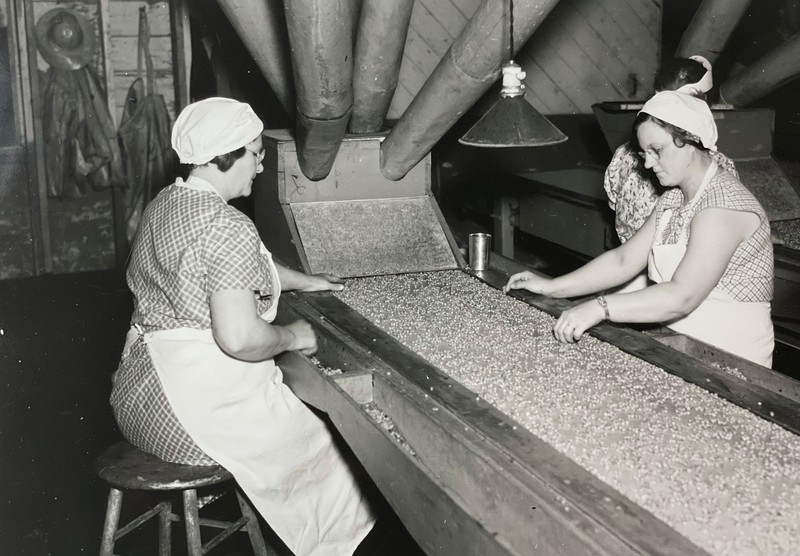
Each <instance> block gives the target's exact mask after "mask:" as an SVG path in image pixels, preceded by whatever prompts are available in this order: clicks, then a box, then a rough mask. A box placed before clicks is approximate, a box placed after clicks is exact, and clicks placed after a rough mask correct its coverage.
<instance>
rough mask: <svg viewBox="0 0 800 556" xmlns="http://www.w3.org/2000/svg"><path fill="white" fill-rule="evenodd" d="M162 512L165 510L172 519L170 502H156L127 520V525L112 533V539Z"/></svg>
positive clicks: (125, 533) (118, 537) (119, 536)
mask: <svg viewBox="0 0 800 556" xmlns="http://www.w3.org/2000/svg"><path fill="white" fill-rule="evenodd" d="M163 512H166V513H167V515H169V516H170V519H172V516H173V515H175V514H173V513H172V504H170V503H169V502H159V503H158V504H156V505H155V506H153V507H152V508H150V509H149V510H147V511H146V512H144V513H143V514H142V515H140V516H139V517H137V518H135V519H132V520H131V521H129V522H128V524H127V525H125V526H123V527H120V528H119V529H117V532H116V534H114V540H115V541H116V540H119V539H120V538H122V537H123V536H124V535H127V534H128V533H130V532H131V531H133V530H134V529H136V528H137V527H139V526H140V525H142V524H143V523H144V522H145V521H147V520H148V519H150V518H151V517H153V516H156V515H158V514H160V513H163Z"/></svg>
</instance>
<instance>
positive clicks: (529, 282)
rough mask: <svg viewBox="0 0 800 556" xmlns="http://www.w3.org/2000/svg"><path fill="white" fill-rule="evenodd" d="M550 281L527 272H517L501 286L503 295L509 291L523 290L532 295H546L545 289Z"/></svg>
mask: <svg viewBox="0 0 800 556" xmlns="http://www.w3.org/2000/svg"><path fill="white" fill-rule="evenodd" d="M550 281H551V279H550V278H544V277H543V276H539V275H536V274H534V273H533V272H531V271H529V270H526V271H524V272H518V273H517V274H514V275H513V276H511V278H509V279H508V283H507V284H506V285H505V286H503V293H508V292H509V291H510V290H522V289H524V290H528V291H529V292H532V293H539V294H542V295H548V294H547V292H546V287H547V285H548V284H549V283H550Z"/></svg>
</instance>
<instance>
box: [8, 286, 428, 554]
mask: <svg viewBox="0 0 800 556" xmlns="http://www.w3.org/2000/svg"><path fill="white" fill-rule="evenodd" d="M130 311H131V301H130V294H129V292H128V290H127V288H126V286H125V284H124V281H123V277H122V274H121V272H120V271H104V272H88V273H76V274H63V275H52V276H41V277H35V278H25V279H12V280H2V281H0V379H2V393H0V446H2V449H3V454H2V456H0V477H2V478H3V479H4V481H5V484H4V486H3V489H2V490H3V494H2V495H1V496H0V500H1V501H2V505H1V506H0V555H2V556H23V555H30V556H46V555H53V556H65V555H77V554H96V553H97V551H98V549H99V546H100V535H101V529H102V524H103V517H104V513H105V507H106V496H107V490H106V487H105V485H104V484H102V483H101V481H100V480H99V479H97V478H96V476H95V473H94V467H93V465H94V458H95V456H96V455H97V454H98V453H100V452H101V451H102V450H103V449H104V448H106V447H107V446H109V445H110V444H112V443H113V442H116V441H117V440H119V439H120V438H121V437H120V434H119V431H118V430H117V428H116V425H115V424H114V418H113V415H112V413H111V409H110V407H109V405H108V396H109V393H110V391H111V374H112V372H113V371H114V369H115V368H116V364H117V360H118V358H119V354H120V351H121V349H122V343H123V340H124V336H125V333H126V331H127V328H128V322H129V318H130ZM146 502H147V500H145V499H144V498H143V497H141V496H138V497H137V496H136V495H134V496H132V497H130V498H129V499H126V504H124V505H123V511H126V510H127V509H128V508H130V509H131V510H133V509H138V508H140V507H144V504H145V503H146ZM378 504H379V505H380V506H381V516H382V517H381V518H380V519H379V523H378V525H376V528H375V530H374V533H373V534H370V536H369V537H367V539H366V540H365V542H364V543H362V547H361V548H360V549H359V552H358V554H359V556H372V555H397V556H414V555H417V554H422V551H420V550H419V548H418V547H417V546H416V545H415V544H414V543H413V540H411V539H410V537H409V536H408V534H407V532H406V531H405V529H404V528H403V526H402V524H401V523H400V522H399V520H398V519H397V518H396V516H395V515H394V514H393V512H391V510H390V509H389V508H388V507H387V506H385V503H382V501H380V500H378ZM217 506H218V507H214V508H211V511H215V510H216V511H219V512H221V513H222V514H224V513H225V507H224V503H222V502H220V503H218V504H217ZM174 507H176V508H177V507H180V505H179V504H176V505H175V506H174ZM220 517H224V515H220ZM124 519H125V516H124V515H123V520H124ZM156 531H157V530H156V528H155V524H152V525H145V526H144V527H143V528H142V529H141V530H140V531H137V532H135V533H131V535H129V536H128V537H125V538H124V539H122V540H121V541H120V542H119V543H118V548H117V550H116V553H117V554H121V555H123V556H125V555H130V556H133V555H136V556H139V555H141V556H144V555H150V554H155V553H156V544H155V542H156V538H157V536H156V535H157V532H156ZM173 541H174V542H173V544H174V545H175V548H176V553H177V554H180V553H181V552H180V551H179V549H180V548H182V543H183V531H182V529H181V528H180V527H179V526H177V525H176V526H175V531H174V532H173ZM212 554H215V555H217V556H245V555H248V554H252V551H251V550H250V548H249V543H248V541H247V537H246V535H244V534H236V535H234V537H233V538H232V539H229V540H228V541H226V542H225V543H223V544H222V545H220V547H219V548H218V549H217V550H215V551H214V552H213V553H212Z"/></svg>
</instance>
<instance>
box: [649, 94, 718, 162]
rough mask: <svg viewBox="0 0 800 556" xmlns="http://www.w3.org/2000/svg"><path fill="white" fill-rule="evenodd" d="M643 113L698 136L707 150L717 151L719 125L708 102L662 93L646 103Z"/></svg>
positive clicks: (687, 96)
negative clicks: (715, 121)
mask: <svg viewBox="0 0 800 556" xmlns="http://www.w3.org/2000/svg"><path fill="white" fill-rule="evenodd" d="M642 112H644V113H645V114H650V115H651V116H655V117H656V118H658V119H659V120H661V121H664V122H667V123H668V124H672V125H674V126H676V127H679V128H681V129H683V130H684V131H688V132H689V133H691V134H692V135H696V136H697V137H698V139H700V142H701V143H702V144H703V146H704V147H705V148H707V149H709V150H712V151H715V150H717V124H716V123H714V115H713V114H712V113H711V109H710V108H709V107H708V104H706V101H704V100H701V99H699V98H697V97H693V96H692V95H687V94H685V93H679V92H677V91H661V92H660V93H656V94H655V95H653V97H652V98H651V99H650V100H648V101H647V102H645V103H644V106H643V107H642V109H641V110H640V111H639V114H641V113H642Z"/></svg>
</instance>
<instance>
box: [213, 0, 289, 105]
mask: <svg viewBox="0 0 800 556" xmlns="http://www.w3.org/2000/svg"><path fill="white" fill-rule="evenodd" d="M217 3H218V4H219V6H220V8H222V11H223V12H225V15H226V16H227V17H228V20H229V21H230V22H231V25H233V28H234V30H235V31H236V33H237V34H238V35H239V38H240V39H241V40H242V43H243V44H244V45H245V47H246V48H247V50H248V52H250V55H251V56H252V57H253V60H254V61H255V63H256V65H257V66H258V69H260V70H261V73H262V74H263V75H264V78H265V79H266V80H267V83H269V86H270V87H272V90H273V92H274V93H275V96H276V97H278V100H279V101H280V103H281V106H283V109H284V110H286V113H287V114H288V115H289V116H290V117H291V116H293V115H294V110H295V102H294V85H293V83H292V71H291V69H290V60H289V52H288V50H287V34H286V19H285V18H284V16H283V4H281V2H280V1H279V0H217Z"/></svg>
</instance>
